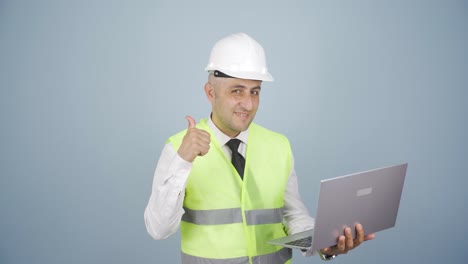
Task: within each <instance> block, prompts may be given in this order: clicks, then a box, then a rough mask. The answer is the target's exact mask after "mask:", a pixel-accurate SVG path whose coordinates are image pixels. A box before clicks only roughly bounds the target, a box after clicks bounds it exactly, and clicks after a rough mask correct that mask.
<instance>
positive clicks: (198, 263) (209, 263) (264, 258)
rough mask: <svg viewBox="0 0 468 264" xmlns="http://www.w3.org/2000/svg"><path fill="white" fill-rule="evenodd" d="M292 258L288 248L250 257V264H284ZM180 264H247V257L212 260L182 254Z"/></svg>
mask: <svg viewBox="0 0 468 264" xmlns="http://www.w3.org/2000/svg"><path fill="white" fill-rule="evenodd" d="M291 258H292V250H291V249H290V248H282V249H280V250H278V251H276V252H273V253H270V254H265V255H260V256H255V257H252V264H263V263H268V264H284V263H286V261H288V260H289V259H291ZM182 263H191V264H192V263H193V264H249V257H240V258H229V259H212V258H202V257H197V256H192V255H188V254H185V253H183V252H182Z"/></svg>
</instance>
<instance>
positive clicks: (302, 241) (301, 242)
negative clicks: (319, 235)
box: [286, 236, 312, 247]
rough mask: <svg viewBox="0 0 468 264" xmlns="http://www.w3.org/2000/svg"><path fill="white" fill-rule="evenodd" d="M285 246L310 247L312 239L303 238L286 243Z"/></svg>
mask: <svg viewBox="0 0 468 264" xmlns="http://www.w3.org/2000/svg"><path fill="white" fill-rule="evenodd" d="M286 244H287V245H291V246H298V247H310V245H311V244H312V237H310V236H309V237H304V238H301V239H298V240H293V241H291V242H287V243H286Z"/></svg>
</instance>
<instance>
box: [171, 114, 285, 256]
mask: <svg viewBox="0 0 468 264" xmlns="http://www.w3.org/2000/svg"><path fill="white" fill-rule="evenodd" d="M206 122H207V121H206V119H202V120H201V121H200V123H199V124H197V128H199V129H203V130H205V131H208V132H209V133H210V134H211V144H210V150H209V152H208V153H207V154H206V155H205V156H203V157H197V158H196V159H195V161H194V162H193V166H192V170H191V172H190V175H189V176H188V180H187V186H186V189H185V199H184V210H185V214H184V215H183V216H182V221H181V224H180V230H181V236H182V246H181V247H182V263H200V264H205V263H233V264H241V263H242V264H244V263H252V264H260V263H268V264H277V263H278V264H280V263H281V264H283V263H290V261H291V257H292V252H291V250H290V249H287V248H283V247H280V246H276V245H271V244H268V243H266V241H268V240H271V239H274V238H278V237H282V236H284V235H286V233H285V231H284V226H283V224H282V221H283V214H282V211H283V207H284V192H285V188H286V183H287V180H288V177H289V174H290V172H291V166H292V154H291V148H290V145H289V141H288V139H287V138H286V137H285V136H283V135H281V134H278V133H275V132H272V131H270V130H267V129H265V128H263V127H261V126H259V125H256V124H254V123H252V124H251V125H250V127H249V142H248V145H247V152H246V164H245V172H244V180H242V179H241V178H240V176H239V174H238V173H237V171H236V170H235V168H234V166H233V165H232V164H231V161H230V160H229V159H228V158H227V157H226V155H225V154H224V152H223V150H222V149H221V146H220V145H219V143H218V142H217V140H216V139H215V137H214V136H213V133H212V132H211V130H210V128H209V127H208V125H207V123H206ZM185 133H186V131H181V132H180V133H178V134H176V135H174V136H172V137H170V138H169V140H168V141H169V142H171V144H172V145H173V147H174V149H176V150H177V149H178V148H179V146H180V144H181V142H182V139H183V137H184V135H185Z"/></svg>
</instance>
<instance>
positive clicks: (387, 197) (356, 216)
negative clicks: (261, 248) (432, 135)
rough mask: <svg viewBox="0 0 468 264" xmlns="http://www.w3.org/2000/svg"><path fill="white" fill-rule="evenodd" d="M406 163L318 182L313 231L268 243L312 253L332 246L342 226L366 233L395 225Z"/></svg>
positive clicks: (341, 231)
mask: <svg viewBox="0 0 468 264" xmlns="http://www.w3.org/2000/svg"><path fill="white" fill-rule="evenodd" d="M407 167H408V163H404V164H400V165H395V166H391V167H385V168H380V169H375V170H370V171H364V172H359V173H355V174H350V175H345V176H341V177H337V178H332V179H327V180H322V181H321V183H320V193H319V200H318V206H317V213H316V215H315V227H314V229H311V230H307V231H304V232H301V233H297V234H294V235H290V236H286V237H282V238H278V239H275V240H271V241H268V243H271V244H277V245H281V246H283V247H289V248H298V249H309V248H311V247H312V249H311V250H312V251H316V250H319V249H322V248H326V247H330V246H334V245H336V243H337V238H338V237H339V236H340V235H342V234H343V230H344V228H345V227H350V228H351V229H352V230H353V236H355V234H354V233H355V232H354V226H355V225H356V224H357V223H360V224H362V226H363V228H364V232H365V233H366V234H371V233H375V232H378V231H381V230H384V229H387V228H391V227H394V226H395V222H396V218H397V214H398V208H399V206H400V198H401V193H402V190H403V183H404V181H405V175H406V168H407Z"/></svg>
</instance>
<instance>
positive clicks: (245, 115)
mask: <svg viewBox="0 0 468 264" xmlns="http://www.w3.org/2000/svg"><path fill="white" fill-rule="evenodd" d="M234 113H235V114H236V115H237V116H239V117H241V118H243V119H245V118H247V117H248V116H249V114H247V113H239V112H234Z"/></svg>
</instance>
